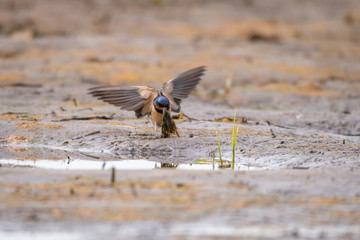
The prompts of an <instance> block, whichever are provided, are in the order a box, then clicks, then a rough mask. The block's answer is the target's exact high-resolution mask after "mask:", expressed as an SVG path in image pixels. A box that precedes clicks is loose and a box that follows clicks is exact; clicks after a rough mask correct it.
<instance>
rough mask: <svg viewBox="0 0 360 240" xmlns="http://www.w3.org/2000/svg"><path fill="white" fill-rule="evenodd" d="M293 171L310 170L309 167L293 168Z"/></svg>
mask: <svg viewBox="0 0 360 240" xmlns="http://www.w3.org/2000/svg"><path fill="white" fill-rule="evenodd" d="M293 169H298V170H307V169H309V167H293Z"/></svg>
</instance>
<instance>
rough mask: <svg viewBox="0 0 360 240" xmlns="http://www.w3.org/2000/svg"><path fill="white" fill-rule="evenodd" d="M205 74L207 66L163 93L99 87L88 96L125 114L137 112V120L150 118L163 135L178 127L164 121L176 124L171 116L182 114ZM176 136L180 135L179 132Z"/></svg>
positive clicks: (166, 86) (180, 77)
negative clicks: (188, 99) (167, 127)
mask: <svg viewBox="0 0 360 240" xmlns="http://www.w3.org/2000/svg"><path fill="white" fill-rule="evenodd" d="M205 70H206V69H205V66H201V67H197V68H193V69H190V70H188V71H186V72H183V73H181V74H179V75H178V76H176V77H174V78H173V79H171V80H169V81H167V82H165V83H164V84H163V86H162V88H161V90H160V91H159V90H156V89H155V88H152V87H149V86H100V87H93V88H90V89H89V94H91V95H92V96H94V97H97V98H98V99H100V100H103V101H104V102H108V103H111V104H113V105H115V106H118V107H120V109H122V110H128V111H135V116H136V117H137V118H141V117H144V116H150V118H151V121H152V123H153V124H154V126H155V130H156V129H157V127H162V130H163V132H164V126H165V127H166V126H172V125H174V126H175V123H173V122H165V124H164V125H163V120H164V119H165V121H173V120H172V118H171V117H169V116H170V115H169V113H170V112H176V113H179V112H180V109H181V107H180V104H181V101H182V99H184V98H187V97H188V96H189V94H190V93H191V91H192V90H193V89H194V88H195V86H196V85H197V84H198V83H199V81H200V80H201V76H202V75H203V74H204V72H205ZM164 117H165V118H164ZM169 119H171V120H169ZM167 130H169V131H170V133H173V132H174V131H176V127H174V131H172V129H167ZM175 133H176V134H177V135H178V133H177V131H176V132H175ZM178 136H179V135H178ZM165 137H166V136H165Z"/></svg>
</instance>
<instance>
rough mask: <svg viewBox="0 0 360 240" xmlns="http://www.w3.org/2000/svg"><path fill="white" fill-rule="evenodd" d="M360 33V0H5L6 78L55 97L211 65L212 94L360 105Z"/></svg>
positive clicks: (0, 46)
mask: <svg viewBox="0 0 360 240" xmlns="http://www.w3.org/2000/svg"><path fill="white" fill-rule="evenodd" d="M359 43H360V3H359V1H358V0H344V1H338V0H317V1H311V0H301V1H300V0H292V1H289V0H271V1H260V0H239V1H231V0H227V1H211V0H209V1H205V0H194V1H193V0H191V1H190V0H177V1H176V0H174V1H167V0H152V1H150V0H149V1H145V0H136V1H130V0H128V1H126V0H101V1H100V0H79V1H72V0H62V1H49V0H21V1H20V0H19V1H16V0H1V1H0V84H2V86H7V85H9V84H10V85H11V84H14V83H16V84H18V83H19V82H21V83H23V84H35V85H36V84H47V85H49V86H50V85H51V86H52V87H55V92H57V93H58V94H53V95H51V96H50V95H48V96H43V98H44V99H47V100H48V101H50V99H51V100H56V99H57V98H59V96H60V95H61V96H62V98H65V99H72V98H74V97H76V98H77V99H78V100H80V101H85V102H86V101H90V100H89V99H90V98H86V94H85V92H86V88H87V87H89V86H90V85H91V84H92V85H94V84H112V85H134V84H135V85H140V84H147V85H154V86H156V87H160V86H161V84H162V82H164V81H166V80H168V79H170V78H172V77H173V76H174V75H176V74H178V73H181V72H182V71H185V70H187V69H189V68H191V67H196V66H200V65H206V66H208V70H209V71H208V73H207V75H206V77H205V78H204V81H202V83H201V84H200V85H199V87H198V88H197V91H196V92H195V95H197V96H198V98H200V99H204V100H205V101H213V100H218V101H220V102H223V103H225V104H227V105H229V106H231V107H233V106H240V107H242V108H250V109H257V110H275V111H277V110H284V111H294V112H297V113H299V112H300V113H301V112H304V111H309V112H319V111H320V112H332V113H336V114H345V115H349V114H358V115H360V112H359V104H358V103H359V102H360V84H359V82H360V64H359V62H360V44H359ZM42 86H43V85H42ZM61 86H62V87H66V86H68V87H69V88H70V89H69V88H64V90H63V91H62V90H61ZM74 87H75V89H74ZM56 89H57V90H56ZM75 90H76V91H75ZM11 94H12V95H14V94H15V95H18V100H19V101H20V99H19V95H20V96H21V97H23V98H25V99H27V100H26V101H32V99H33V98H32V97H31V96H28V97H27V98H26V96H25V95H26V94H22V93H20V94H19V92H12V93H11ZM23 95H24V96H23ZM10 97H11V96H10ZM8 99H9V95H6V94H5V95H2V101H5V102H6V101H8ZM25 99H24V100H25ZM34 104H36V103H34ZM8 106H11V102H8ZM325 118H326V116H325ZM336 118H338V116H337V117H336ZM350 122H352V123H351V124H352V126H353V125H354V124H355V123H353V122H354V120H350ZM322 127H326V126H324V125H322ZM353 128H354V126H353ZM355 130H356V129H355ZM333 131H335V132H340V133H344V132H346V131H345V130H339V129H336V130H333ZM359 131H360V129H359ZM355 133H357V131H355ZM352 134H354V133H352Z"/></svg>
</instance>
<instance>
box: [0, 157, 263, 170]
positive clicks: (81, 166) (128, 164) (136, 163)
mask: <svg viewBox="0 0 360 240" xmlns="http://www.w3.org/2000/svg"><path fill="white" fill-rule="evenodd" d="M0 164H9V165H14V166H22V167H35V168H42V169H55V170H56V169H57V170H100V169H111V168H115V169H119V170H153V169H159V168H174V169H180V170H217V169H219V166H218V164H216V165H214V166H213V165H212V164H208V163H203V162H200V163H181V164H171V163H161V162H154V161H148V160H121V161H104V162H102V161H91V160H81V159H74V160H72V159H71V160H69V159H68V160H48V159H47V160H16V159H0ZM261 169H263V168H261V167H251V166H245V165H236V164H235V170H261Z"/></svg>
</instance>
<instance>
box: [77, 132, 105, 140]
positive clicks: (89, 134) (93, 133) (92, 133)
mask: <svg viewBox="0 0 360 240" xmlns="http://www.w3.org/2000/svg"><path fill="white" fill-rule="evenodd" d="M98 133H100V131H95V132H91V133H88V134H85V135H83V136H80V137H76V138H73V139H72V140H78V139H80V138H84V137H88V136H91V135H95V134H98Z"/></svg>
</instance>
